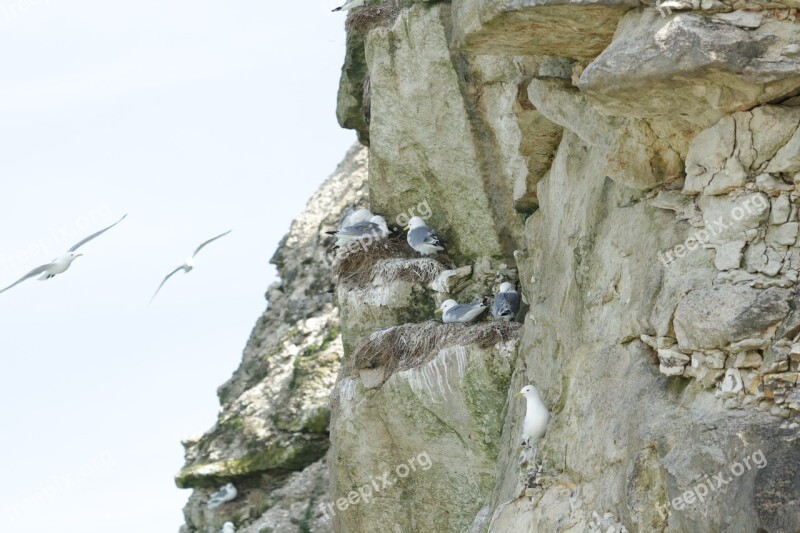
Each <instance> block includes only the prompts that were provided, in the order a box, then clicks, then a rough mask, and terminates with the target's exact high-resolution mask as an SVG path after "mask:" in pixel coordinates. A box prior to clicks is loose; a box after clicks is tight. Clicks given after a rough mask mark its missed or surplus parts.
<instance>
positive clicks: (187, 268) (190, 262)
mask: <svg viewBox="0 0 800 533" xmlns="http://www.w3.org/2000/svg"><path fill="white" fill-rule="evenodd" d="M232 231H233V230H232V229H229V230H228V231H226V232H225V233H220V234H219V235H217V236H216V237H212V238H210V239H208V240H207V241H206V242H204V243H203V244H201V245H200V246H198V247H197V249H196V250H195V251H194V253H193V254H192V255H191V257H187V258H186V261H184V262H183V264H182V265H181V266H179V267H178V268H176V269H175V270H173V271H172V272H170V273H169V274H167V277H165V278H164V280H163V281H162V282H161V285H159V286H158V289H156V293H155V294H154V295H153V297H152V298H150V301H151V302H152V301H153V300H155V298H156V296H157V295H158V291H160V290H161V287H163V286H164V284H165V283H166V282H167V280H168V279H169V278H171V277H172V276H173V275H175V274H177V273H178V271H180V270H183V271H184V273H186V274H188V273H189V272H191V271H192V269H193V268H194V258H195V256H196V255H197V254H198V252H200V250H202V249H203V248H204V247H205V246H206V245H207V244H210V243H212V242H214V241H216V240H217V239H220V238H222V237H224V236H225V235H227V234H228V233H230V232H232Z"/></svg>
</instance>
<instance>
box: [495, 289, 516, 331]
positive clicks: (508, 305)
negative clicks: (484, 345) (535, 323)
mask: <svg viewBox="0 0 800 533" xmlns="http://www.w3.org/2000/svg"><path fill="white" fill-rule="evenodd" d="M517 311H519V293H518V292H517V290H516V289H515V288H514V285H513V284H511V283H509V282H507V281H506V282H505V283H503V284H502V285H500V292H499V293H497V295H496V296H495V297H494V303H493V304H492V315H493V316H494V317H495V318H499V319H500V320H505V321H506V322H510V321H511V320H512V319H513V318H514V316H515V315H516V314H517Z"/></svg>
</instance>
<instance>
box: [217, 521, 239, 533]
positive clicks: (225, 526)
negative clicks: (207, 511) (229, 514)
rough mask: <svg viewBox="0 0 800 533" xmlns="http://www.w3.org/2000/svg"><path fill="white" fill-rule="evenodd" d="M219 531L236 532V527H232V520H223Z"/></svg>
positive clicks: (220, 532)
mask: <svg viewBox="0 0 800 533" xmlns="http://www.w3.org/2000/svg"><path fill="white" fill-rule="evenodd" d="M219 533H236V528H235V527H233V522H225V523H224V524H222V529H220V530H219Z"/></svg>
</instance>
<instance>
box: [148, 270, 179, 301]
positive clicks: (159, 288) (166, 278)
mask: <svg viewBox="0 0 800 533" xmlns="http://www.w3.org/2000/svg"><path fill="white" fill-rule="evenodd" d="M179 270H183V265H181V266H179V267H178V268H176V269H175V270H173V271H172V272H170V273H169V274H167V277H165V278H164V281H162V282H161V285H159V286H158V288H157V289H156V293H155V294H154V295H153V297H152V298H150V303H153V300H155V299H156V296H158V291H160V290H161V287H163V286H164V284H165V283H166V282H167V280H168V279H169V278H171V277H172V276H174V275H175V274H177V273H178V271H179Z"/></svg>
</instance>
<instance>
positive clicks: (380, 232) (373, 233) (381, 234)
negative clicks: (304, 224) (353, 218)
mask: <svg viewBox="0 0 800 533" xmlns="http://www.w3.org/2000/svg"><path fill="white" fill-rule="evenodd" d="M356 213H358V211H357V212H356ZM354 214H355V213H354ZM326 233H327V234H328V235H333V236H335V237H336V246H339V247H342V246H344V245H346V244H348V243H350V242H352V241H356V240H359V239H364V238H372V239H385V238H386V237H388V236H389V227H388V226H387V225H386V220H385V219H384V218H383V217H382V216H380V215H375V216H373V217H371V218H370V219H369V221H368V222H367V221H360V222H356V223H355V224H352V225H349V226H345V227H343V228H340V229H338V230H336V231H328V232H326Z"/></svg>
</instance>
